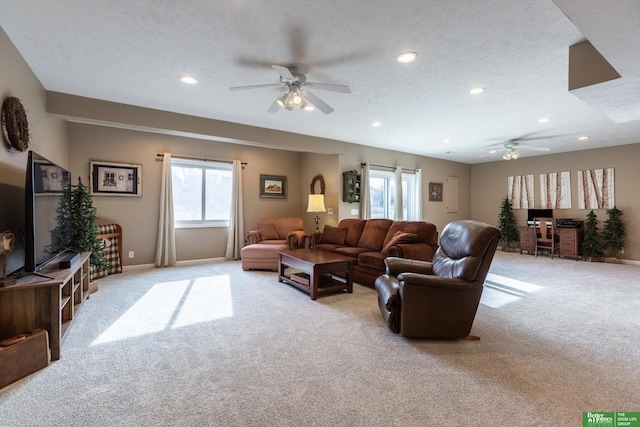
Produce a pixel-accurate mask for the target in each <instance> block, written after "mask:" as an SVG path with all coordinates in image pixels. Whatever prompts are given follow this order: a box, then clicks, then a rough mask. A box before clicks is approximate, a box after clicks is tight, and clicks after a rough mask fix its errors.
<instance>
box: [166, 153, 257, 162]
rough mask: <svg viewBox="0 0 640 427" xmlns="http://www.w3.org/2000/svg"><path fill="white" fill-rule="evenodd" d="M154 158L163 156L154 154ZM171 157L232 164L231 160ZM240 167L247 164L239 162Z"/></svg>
mask: <svg viewBox="0 0 640 427" xmlns="http://www.w3.org/2000/svg"><path fill="white" fill-rule="evenodd" d="M156 157H159V158H161V159H162V158H164V154H156ZM171 157H175V158H176V159H183V160H201V161H203V162H218V163H233V161H231V160H215V159H204V158H200V157H183V156H174V155H173V154H172V155H171ZM241 164H242V165H246V164H248V163H247V162H241Z"/></svg>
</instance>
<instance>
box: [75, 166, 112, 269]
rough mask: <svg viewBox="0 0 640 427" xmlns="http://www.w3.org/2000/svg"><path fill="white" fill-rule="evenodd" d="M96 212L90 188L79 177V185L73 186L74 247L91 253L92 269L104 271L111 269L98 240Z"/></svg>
mask: <svg viewBox="0 0 640 427" xmlns="http://www.w3.org/2000/svg"><path fill="white" fill-rule="evenodd" d="M96 212H97V209H96V208H95V207H94V206H93V200H92V198H91V195H90V194H89V191H88V188H87V187H86V186H85V185H84V184H82V180H81V179H80V177H78V185H74V186H72V189H71V224H72V227H73V229H72V231H71V241H72V246H73V249H75V250H77V251H79V252H89V251H91V257H90V258H89V264H91V267H92V269H98V270H103V269H107V268H109V264H108V263H107V261H106V259H105V258H104V247H103V246H102V244H101V243H100V242H98V240H97V239H96V237H97V236H98V229H97V228H96V221H97V220H98V216H97V214H96Z"/></svg>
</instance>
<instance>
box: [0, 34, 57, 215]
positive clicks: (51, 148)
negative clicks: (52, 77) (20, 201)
mask: <svg viewBox="0 0 640 427" xmlns="http://www.w3.org/2000/svg"><path fill="white" fill-rule="evenodd" d="M9 96H15V97H18V98H20V100H21V101H22V105H23V106H24V109H25V111H26V112H27V121H28V122H29V134H30V135H31V142H30V147H29V148H30V149H32V150H34V151H37V152H38V153H40V154H41V155H43V156H44V157H46V158H48V159H49V160H51V161H53V162H55V163H57V164H59V165H60V166H63V167H65V166H66V165H67V122H66V121H64V120H61V119H60V118H56V117H54V116H52V115H50V114H47V113H46V111H45V104H46V92H45V90H44V88H43V86H42V85H41V84H40V82H39V81H38V79H37V78H36V77H35V75H34V74H33V72H32V71H31V69H30V68H29V66H28V65H27V64H26V62H25V61H24V59H23V58H22V56H21V55H20V53H19V52H18V51H17V50H16V48H15V47H14V45H13V43H11V40H9V38H8V37H7V35H6V33H5V32H4V30H3V29H2V28H1V27H0V101H4V99H5V98H7V97H9ZM0 145H1V146H2V149H0V174H1V176H2V178H0V179H1V180H2V182H3V183H11V184H12V185H17V186H21V187H24V173H25V170H26V166H27V152H26V151H25V152H22V153H11V152H9V151H8V148H9V145H8V144H7V143H6V141H4V138H2V142H0ZM3 208H4V207H3Z"/></svg>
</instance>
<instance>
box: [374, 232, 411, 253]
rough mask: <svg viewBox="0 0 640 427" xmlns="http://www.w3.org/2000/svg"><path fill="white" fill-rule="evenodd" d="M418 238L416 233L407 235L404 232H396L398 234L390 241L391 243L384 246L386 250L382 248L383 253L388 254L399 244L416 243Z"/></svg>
mask: <svg viewBox="0 0 640 427" xmlns="http://www.w3.org/2000/svg"><path fill="white" fill-rule="evenodd" d="M417 237H418V235H417V234H414V233H405V232H404V231H396V234H394V235H393V237H392V238H391V240H389V243H387V244H386V245H384V248H382V253H383V254H386V253H387V251H388V250H389V248H390V247H391V246H393V245H397V244H399V243H413V242H415V241H416V238H417Z"/></svg>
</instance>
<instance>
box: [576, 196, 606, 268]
mask: <svg viewBox="0 0 640 427" xmlns="http://www.w3.org/2000/svg"><path fill="white" fill-rule="evenodd" d="M599 222H600V221H599V220H598V216H597V215H596V214H595V213H594V212H593V209H592V210H591V212H589V213H588V214H587V220H586V221H585V223H584V238H583V239H582V245H581V246H580V251H581V253H582V256H583V257H584V259H586V260H587V261H601V258H602V255H603V252H602V251H603V249H604V242H603V241H602V235H601V234H600V231H599V230H598V223H599Z"/></svg>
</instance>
